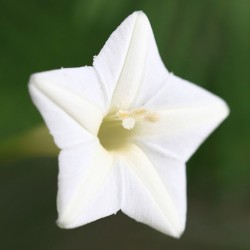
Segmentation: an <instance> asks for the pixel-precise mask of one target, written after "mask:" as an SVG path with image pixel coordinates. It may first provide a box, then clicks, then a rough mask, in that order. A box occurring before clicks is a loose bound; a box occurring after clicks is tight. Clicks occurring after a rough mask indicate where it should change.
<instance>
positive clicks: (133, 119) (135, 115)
mask: <svg viewBox="0 0 250 250" xmlns="http://www.w3.org/2000/svg"><path fill="white" fill-rule="evenodd" d="M158 119H159V117H158V115H157V113H156V112H153V111H150V110H147V109H144V108H137V109H133V110H130V111H127V110H119V111H118V112H116V113H114V114H108V115H107V116H106V117H105V118H104V119H103V121H102V124H101V126H100V129H99V132H98V138H99V140H100V143H101V144H102V146H103V147H104V148H105V149H106V150H111V151H114V150H121V149H123V148H125V147H126V145H127V143H128V142H129V141H130V140H131V137H133V135H134V134H135V132H136V129H134V127H135V126H136V123H137V122H157V121H158Z"/></svg>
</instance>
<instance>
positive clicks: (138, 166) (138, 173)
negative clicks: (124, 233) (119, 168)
mask: <svg viewBox="0 0 250 250" xmlns="http://www.w3.org/2000/svg"><path fill="white" fill-rule="evenodd" d="M123 161H124V162H125V167H124V168H123V198H122V204H121V209H122V211H123V212H124V213H126V214H127V215H129V216H130V217H132V218H134V219H136V220H137V221H140V222H143V223H146V224H148V225H149V226H151V227H154V228H155V229H157V230H159V231H161V232H163V233H165V234H169V235H172V236H174V237H179V236H180V234H181V233H182V232H183V230H184V227H185V219H183V218H180V216H179V214H178V210H180V209H182V208H178V209H177V208H176V205H177V204H178V205H183V204H180V203H178V202H176V203H175V200H176V199H178V198H174V197H173V195H174V193H175V190H174V188H171V189H170V190H168V189H167V188H168V187H169V186H171V183H173V182H174V181H176V182H177V183H176V184H177V185H178V184H179V185H181V187H182V189H183V185H184V183H185V182H184V183H183V170H182V169H183V165H181V166H179V165H178V164H174V165H173V166H172V167H173V168H177V169H176V170H175V171H176V174H173V173H172V172H170V171H169V173H171V175H172V177H173V176H174V177H176V175H177V176H178V174H177V173H178V172H180V173H181V175H180V176H179V177H178V178H177V179H175V180H172V181H171V183H170V184H167V185H165V184H164V183H163V181H164V178H165V176H166V175H165V176H160V172H157V170H156V168H155V166H154V165H153V164H152V163H151V162H150V161H149V159H148V157H147V155H146V154H145V153H144V152H143V151H142V150H141V149H140V148H139V147H138V146H136V145H131V148H130V150H129V151H128V152H124V155H123ZM157 163H159V162H157ZM169 163H170V164H172V162H171V161H170V162H169ZM159 167H160V166H159ZM168 180H169V179H168ZM179 181H180V183H179ZM182 191H183V190H182ZM182 217H183V216H182Z"/></svg>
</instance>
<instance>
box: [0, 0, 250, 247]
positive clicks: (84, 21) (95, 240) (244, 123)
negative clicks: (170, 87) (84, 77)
mask: <svg viewBox="0 0 250 250" xmlns="http://www.w3.org/2000/svg"><path fill="white" fill-rule="evenodd" d="M135 10H143V11H144V12H145V13H146V14H147V16H148V18H149V20H150V22H151V25H152V28H153V30H154V33H155V37H156V41H157V43H158V46H159V51H160V54H161V56H162V58H163V61H164V62H165V64H166V65H167V67H168V69H169V70H170V71H173V72H174V73H175V74H176V75H179V76H181V77H182V78H185V79H188V80H190V81H192V82H195V83H197V84H199V85H200V86H203V87H205V88H207V89H208V90H210V91H212V92H214V93H216V94H217V95H219V96H221V97H222V98H223V99H225V100H226V101H227V102H228V104H229V106H230V108H231V114H230V116H229V118H228V119H227V120H226V121H225V122H224V123H223V124H222V125H221V127H219V129H218V130H216V132H214V133H213V135H212V136H211V137H210V138H209V139H208V140H207V141H206V143H205V144H204V145H203V146H202V147H201V148H200V149H199V150H198V152H197V153H196V154H195V156H193V157H192V159H191V160H190V161H189V162H188V163H187V176H188V220H187V229H186V231H185V233H184V234H183V236H182V237H181V239H179V240H176V239H173V238H170V237H168V236H165V235H163V234H161V233H159V232H157V231H155V230H153V229H151V228H149V227H147V226H145V225H142V224H139V223H136V222H134V221H133V220H132V219H130V218H128V217H126V216H125V215H123V214H121V213H119V214H118V215H116V216H111V217H108V218H104V219H101V220H99V221H96V222H94V223H91V224H89V225H86V226H83V227H80V228H78V229H74V230H62V229H59V228H57V226H56V225H55V220H56V217H57V214H56V204H55V202H56V189H57V171H58V169H57V160H56V156H49V153H50V152H52V149H50V147H49V143H50V141H49V139H48V141H46V140H47V139H46V138H45V137H46V136H40V137H42V138H39V136H38V137H37V136H34V134H32V133H33V132H30V131H36V130H34V129H35V128H36V127H37V126H39V125H40V124H42V119H41V117H40V115H39V114H38V112H37V111H36V109H35V108H34V106H33V105H32V103H31V101H30V98H29V95H28V92H27V82H28V79H29V76H30V75H31V74H32V73H34V72H38V71H46V70H50V69H56V68H60V67H65V68H66V67H78V66H82V65H91V64H92V59H93V56H94V55H96V54H98V52H99V50H100V49H101V48H102V46H103V44H104V42H105V41H106V40H107V38H108V36H109V35H110V34H111V32H112V31H113V30H114V29H115V28H116V27H117V26H118V25H119V24H120V23H121V21H123V19H124V18H125V17H127V16H128V15H129V14H131V13H132V12H133V11H135ZM0 31H1V33H0V53H1V54H0V199H1V201H0V249H1V250H2V249H3V250H9V249H10V250H15V249H18V250H19V249H35V250H36V249H38V250H40V249H41V250H43V249H46V250H47V249H48V250H50V249H53V250H54V249H55V250H57V249H58V250H64V249H87V250H91V249H110V250H111V249H124V250H127V249H131V250H137V249H143V250H147V249H150V250H152V249H157V250H158V249H159V250H160V249H162V250H163V249H178V250H182V249H202V250H203V249H205V250H206V249H235V250H245V249H250V187H249V186H250V181H249V180H250V156H249V155H250V141H249V139H250V130H249V129H250V1H249V0H202V1H200V0H165V1H146V0H137V1H132V0H123V1H120V0H116V1H114V0H106V1H102V0H91V1H90V0H88V1H84V0H71V1H66V0H60V1H59V0H50V1H49V0H23V1H19V0H5V1H4V0H0ZM30 133H31V134H30ZM43 133H44V132H43ZM35 134H36V133H35ZM44 134H45V135H46V131H45V133H44ZM6 145H7V146H6ZM34 145H35V146H37V145H40V146H41V147H44V151H43V152H36V151H35V150H34V148H35V146H34ZM46 150H47V152H46ZM52 154H54V152H53V153H52ZM45 155H47V156H45ZM55 155H56V154H55Z"/></svg>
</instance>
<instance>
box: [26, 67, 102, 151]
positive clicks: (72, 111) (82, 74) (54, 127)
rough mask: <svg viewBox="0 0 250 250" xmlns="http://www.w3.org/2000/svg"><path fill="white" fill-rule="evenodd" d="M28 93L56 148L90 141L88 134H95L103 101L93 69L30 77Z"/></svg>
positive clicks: (61, 70) (55, 71) (79, 69)
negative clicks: (40, 114)
mask: <svg viewBox="0 0 250 250" xmlns="http://www.w3.org/2000/svg"><path fill="white" fill-rule="evenodd" d="M29 90H30V93H31V96H32V99H33V102H34V103H35V105H36V106H37V108H38V109H39V111H40V112H41V113H42V115H43V118H44V120H45V122H46V123H47V126H48V127H49V129H50V132H51V134H52V135H53V136H54V139H55V142H56V144H57V145H58V146H59V147H60V148H64V147H69V146H72V145H76V144H79V143H82V142H84V141H86V140H90V139H91V138H92V137H93V136H91V134H90V133H92V134H94V135H96V134H97V132H98V129H99V126H100V123H101V121H102V118H103V114H104V98H103V94H102V91H101V87H100V85H99V83H98V80H97V78H96V76H95V73H94V71H93V68H91V67H84V68H76V69H60V70H53V71H49V72H44V73H37V74H34V75H32V77H31V79H30V84H29ZM89 132H90V133H89Z"/></svg>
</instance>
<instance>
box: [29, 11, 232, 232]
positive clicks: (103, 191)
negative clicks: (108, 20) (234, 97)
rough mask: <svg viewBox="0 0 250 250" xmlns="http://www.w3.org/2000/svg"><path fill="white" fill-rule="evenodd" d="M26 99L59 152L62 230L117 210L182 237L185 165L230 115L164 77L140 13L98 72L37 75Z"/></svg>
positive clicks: (103, 56)
mask: <svg viewBox="0 0 250 250" xmlns="http://www.w3.org/2000/svg"><path fill="white" fill-rule="evenodd" d="M29 89H30V93H31V96H32V99H33V102H34V103H35V105H36V106H37V108H38V109H39V111H40V112H41V114H42V116H43V118H44V120H45V122H46V124H47V126H48V127H49V130H50V133H51V134H52V135H53V137H54V140H55V143H56V145H57V146H58V147H59V148H60V149H61V152H60V155H59V167H60V168H59V177H58V182H59V183H58V198H57V207H58V213H59V218H58V225H59V226H60V227H63V228H74V227H78V226H81V225H84V224H86V223H89V222H92V221H94V220H97V219H99V218H102V217H105V216H108V215H111V214H114V213H116V212H117V211H118V210H120V209H121V210H122V211H123V212H124V213H125V214H127V215H129V216H130V217H132V218H134V219H135V220H137V221H139V222H143V223H145V224H147V225H150V226H151V227H153V228H155V229H157V230H159V231H161V232H163V233H165V234H168V235H172V236H174V237H179V236H180V235H181V233H182V232H183V230H184V228H185V221H186V173H185V162H186V161H187V160H188V159H189V157H190V156H191V155H192V154H193V153H194V151H195V150H196V149H197V148H198V146H199V145H200V144H201V143H202V142H203V141H204V139H206V137H207V136H208V135H209V134H210V133H211V132H212V131H213V130H214V129H215V128H216V127H217V126H218V124H219V123H220V122H221V121H222V120H223V119H224V118H225V117H226V116H227V114H228V108H227V105H226V104H225V102H224V101H223V100H222V99H220V98H219V97H217V96H215V95H213V94H211V93H209V92H208V91H206V90H204V89H201V88H200V87H197V86H195V85H193V84H192V83H190V82H188V81H185V80H183V79H181V78H179V77H177V76H175V75H173V74H172V73H169V72H168V71H167V69H166V68H165V66H164V64H163V63H162V60H161V58H160V56H159V53H158V50H157V46H156V43H155V40H154V35H153V32H152V30H151V26H150V23H149V21H148V19H147V17H146V15H145V14H144V13H142V12H135V13H133V14H132V15H130V16H129V17H128V18H127V19H126V20H125V21H124V22H123V23H122V24H121V25H120V26H119V27H118V28H117V30H116V31H115V32H114V33H113V34H112V35H111V36H110V38H109V39H108V41H107V42H106V44H105V46H104V47H103V49H102V50H101V52H100V53H99V55H98V56H96V57H95V59H94V63H93V67H80V68H69V69H59V70H53V71H49V72H44V73H37V74H34V75H32V77H31V79H30V83H29Z"/></svg>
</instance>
